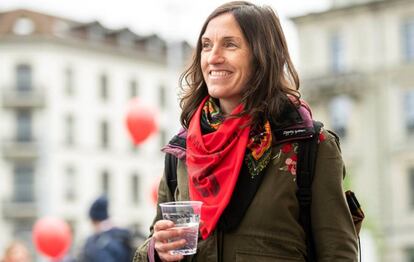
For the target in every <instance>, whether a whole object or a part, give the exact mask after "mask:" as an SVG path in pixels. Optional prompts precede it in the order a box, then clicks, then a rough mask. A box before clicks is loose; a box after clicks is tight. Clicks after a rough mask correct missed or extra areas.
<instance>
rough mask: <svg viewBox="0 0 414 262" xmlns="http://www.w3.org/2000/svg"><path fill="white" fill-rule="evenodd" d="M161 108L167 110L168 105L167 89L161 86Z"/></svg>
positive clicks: (159, 90) (159, 89)
mask: <svg viewBox="0 0 414 262" xmlns="http://www.w3.org/2000/svg"><path fill="white" fill-rule="evenodd" d="M158 92H159V101H160V108H165V107H166V105H167V89H166V88H165V86H164V85H160V87H159V88H158Z"/></svg>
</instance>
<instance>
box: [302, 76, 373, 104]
mask: <svg viewBox="0 0 414 262" xmlns="http://www.w3.org/2000/svg"><path fill="white" fill-rule="evenodd" d="M301 86H302V87H303V88H301V90H302V92H303V94H304V96H305V98H306V99H307V100H308V101H310V102H312V101H314V100H319V99H322V98H324V97H332V96H335V95H339V94H347V95H349V96H351V97H354V98H358V97H359V96H360V95H361V88H367V87H368V86H369V78H368V77H367V75H363V74H360V73H344V74H327V75H321V76H315V77H311V78H305V79H303V81H302V83H301Z"/></svg>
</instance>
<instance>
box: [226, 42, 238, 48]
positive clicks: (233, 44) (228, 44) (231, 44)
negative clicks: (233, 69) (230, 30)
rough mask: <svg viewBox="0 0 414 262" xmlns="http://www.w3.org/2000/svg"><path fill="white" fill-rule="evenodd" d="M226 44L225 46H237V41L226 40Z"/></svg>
mask: <svg viewBox="0 0 414 262" xmlns="http://www.w3.org/2000/svg"><path fill="white" fill-rule="evenodd" d="M224 46H225V47H237V45H236V43H234V42H226V43H225V44H224Z"/></svg>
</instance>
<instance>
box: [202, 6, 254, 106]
mask: <svg viewBox="0 0 414 262" xmlns="http://www.w3.org/2000/svg"><path fill="white" fill-rule="evenodd" d="M201 46H202V49H201V70H202V71H203V77H204V81H205V82H206V84H207V88H208V93H209V95H210V96H212V97H214V98H217V99H219V101H220V107H221V109H222V110H223V111H224V113H226V114H229V113H231V112H232V111H233V109H234V108H235V107H236V106H237V105H238V104H240V100H241V97H242V96H241V94H242V91H243V89H244V88H246V84H247V82H248V81H249V79H250V77H251V71H252V52H251V50H250V48H249V45H248V43H247V41H246V39H245V37H244V35H243V33H242V31H241V29H240V27H239V25H238V23H237V22H236V20H235V18H234V17H233V15H232V14H230V13H226V14H222V15H219V16H217V17H215V18H213V19H212V20H211V21H210V22H209V23H208V25H207V28H206V31H205V32H204V34H203V35H202V38H201Z"/></svg>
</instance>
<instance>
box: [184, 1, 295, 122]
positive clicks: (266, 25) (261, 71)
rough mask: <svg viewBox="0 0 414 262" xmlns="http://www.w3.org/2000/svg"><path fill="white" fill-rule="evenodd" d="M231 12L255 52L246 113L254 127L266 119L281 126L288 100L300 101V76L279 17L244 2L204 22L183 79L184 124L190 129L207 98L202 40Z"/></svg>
mask: <svg viewBox="0 0 414 262" xmlns="http://www.w3.org/2000/svg"><path fill="white" fill-rule="evenodd" d="M226 13H230V14H232V15H233V16H234V18H235V20H236V21H237V23H238V24H239V26H240V28H241V30H242V32H243V35H244V37H245V39H246V40H247V43H248V44H249V48H250V50H251V52H252V56H253V62H252V73H251V79H250V80H249V82H248V84H247V87H246V88H244V89H243V93H242V103H243V104H244V105H245V106H244V111H243V112H242V113H241V114H249V115H250V116H251V117H252V122H251V124H252V125H253V126H256V125H260V124H261V123H262V121H263V117H266V118H267V119H269V120H270V121H271V122H272V123H275V124H276V123H281V122H282V119H280V116H281V114H282V112H283V111H284V109H285V106H286V105H287V103H289V98H288V96H290V97H293V98H294V99H295V100H296V101H297V102H298V101H299V98H300V93H299V91H298V89H299V78H298V74H297V72H296V70H295V68H294V66H293V64H292V61H291V59H290V55H289V51H288V47H287V44H286V40H285V36H284V34H283V31H282V27H281V25H280V22H279V18H278V17H277V15H276V14H275V12H274V11H273V10H272V8H271V7H268V6H263V7H261V6H257V5H254V4H252V3H249V2H245V1H234V2H229V3H226V4H223V5H221V6H219V7H218V8H217V9H215V10H214V11H213V12H212V13H211V14H210V16H209V17H208V18H207V19H206V21H205V22H204V25H203V27H202V29H201V32H200V35H199V37H198V41H197V46H196V50H195V53H194V55H193V59H192V63H191V64H190V66H189V67H188V68H187V69H186V70H185V71H184V72H183V73H182V75H181V76H180V87H181V97H180V106H181V108H182V113H181V118H180V120H181V124H182V125H183V126H184V127H186V128H188V125H189V123H190V120H191V117H192V116H193V114H194V112H195V111H196V109H197V108H198V106H199V105H200V103H201V102H202V100H203V98H205V97H206V96H207V95H208V90H207V85H206V82H205V81H204V78H203V73H202V70H201V62H200V61H201V50H202V46H201V38H202V36H203V34H204V32H205V31H206V28H207V25H208V23H209V22H210V21H211V20H212V19H213V18H215V17H217V16H219V15H222V14H226Z"/></svg>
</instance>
